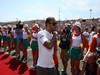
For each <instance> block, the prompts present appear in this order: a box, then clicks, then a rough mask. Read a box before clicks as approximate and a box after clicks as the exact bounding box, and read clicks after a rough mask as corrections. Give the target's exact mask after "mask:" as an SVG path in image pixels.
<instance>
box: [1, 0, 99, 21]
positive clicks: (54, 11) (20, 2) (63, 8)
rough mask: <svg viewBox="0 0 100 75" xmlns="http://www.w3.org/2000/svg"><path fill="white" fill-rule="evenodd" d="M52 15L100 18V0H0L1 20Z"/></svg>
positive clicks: (69, 17) (68, 17) (27, 18)
mask: <svg viewBox="0 0 100 75" xmlns="http://www.w3.org/2000/svg"><path fill="white" fill-rule="evenodd" d="M90 9H91V10H92V11H90ZM50 16H52V17H55V18H56V19H57V20H59V19H61V20H64V19H79V18H93V17H94V18H100V0H0V22H8V21H16V20H22V21H26V20H35V19H46V18H47V17H50Z"/></svg>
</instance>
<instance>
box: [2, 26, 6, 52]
mask: <svg viewBox="0 0 100 75" xmlns="http://www.w3.org/2000/svg"><path fill="white" fill-rule="evenodd" d="M2 35H3V47H4V52H6V49H7V26H3V31H2Z"/></svg>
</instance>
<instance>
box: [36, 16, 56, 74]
mask: <svg viewBox="0 0 100 75" xmlns="http://www.w3.org/2000/svg"><path fill="white" fill-rule="evenodd" d="M45 24H46V29H45V30H41V31H39V32H38V35H37V37H38V46H39V57H38V61H37V66H38V67H37V75H56V72H55V64H54V60H53V54H54V47H55V43H56V35H54V34H53V31H55V30H56V20H55V19H54V18H53V17H48V18H47V19H46V22H45Z"/></svg>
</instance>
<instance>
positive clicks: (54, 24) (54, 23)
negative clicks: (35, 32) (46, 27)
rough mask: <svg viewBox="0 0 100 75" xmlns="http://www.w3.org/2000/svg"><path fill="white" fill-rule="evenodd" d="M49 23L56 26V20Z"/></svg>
mask: <svg viewBox="0 0 100 75" xmlns="http://www.w3.org/2000/svg"><path fill="white" fill-rule="evenodd" d="M49 24H53V26H56V24H57V23H56V22H52V23H49Z"/></svg>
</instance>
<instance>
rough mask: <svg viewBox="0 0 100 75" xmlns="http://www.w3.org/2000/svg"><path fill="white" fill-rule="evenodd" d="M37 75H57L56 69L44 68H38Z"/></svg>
mask: <svg viewBox="0 0 100 75" xmlns="http://www.w3.org/2000/svg"><path fill="white" fill-rule="evenodd" d="M37 75H57V72H56V69H55V68H42V67H40V66H38V67H37Z"/></svg>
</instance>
